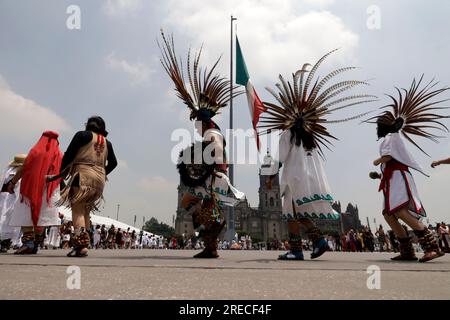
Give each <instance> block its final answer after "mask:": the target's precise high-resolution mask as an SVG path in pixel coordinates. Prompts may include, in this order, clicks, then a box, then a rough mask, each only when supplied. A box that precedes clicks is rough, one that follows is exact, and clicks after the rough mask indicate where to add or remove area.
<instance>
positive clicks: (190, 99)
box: [158, 30, 242, 120]
mask: <svg viewBox="0 0 450 320" xmlns="http://www.w3.org/2000/svg"><path fill="white" fill-rule="evenodd" d="M161 37H162V41H163V44H162V46H161V45H160V44H159V42H158V46H159V48H160V50H161V55H162V58H161V64H162V65H163V67H164V70H166V72H167V74H168V75H169V77H170V78H171V79H172V81H173V83H174V84H175V91H176V92H177V96H178V97H179V98H180V99H181V100H183V102H184V103H185V104H186V105H187V106H188V108H189V110H190V111H191V114H190V119H191V120H194V119H197V120H209V119H211V118H212V117H214V116H215V115H216V114H218V113H219V112H218V111H219V110H220V109H221V108H224V107H226V105H227V103H228V101H229V100H230V98H231V96H230V90H229V87H230V81H229V80H227V79H226V78H224V77H221V76H220V75H219V74H217V73H214V71H215V68H216V67H217V64H218V63H219V61H220V57H219V59H217V61H216V62H215V63H214V65H213V66H212V68H211V69H210V70H209V71H208V68H204V70H202V67H200V56H201V53H202V48H200V50H199V52H197V53H195V54H194V58H192V57H191V50H190V49H189V51H188V54H187V65H186V70H185V71H186V74H187V79H188V82H189V85H188V86H187V85H186V83H185V76H184V74H183V63H182V59H178V58H177V57H176V53H175V44H174V40H173V36H170V37H168V38H167V37H166V36H165V34H164V32H163V30H161ZM235 88H237V86H236V87H235ZM241 93H242V92H241V91H237V90H236V91H234V92H233V97H235V96H237V95H239V94H241Z"/></svg>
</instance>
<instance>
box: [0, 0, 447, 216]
mask: <svg viewBox="0 0 450 320" xmlns="http://www.w3.org/2000/svg"><path fill="white" fill-rule="evenodd" d="M70 5H77V6H78V7H79V8H80V10H81V29H79V30H71V29H69V28H67V26H66V22H67V21H66V20H67V19H68V17H69V15H70V14H67V13H66V11H67V8H68V7H69V6H70ZM448 12H450V3H448V2H447V1H443V0H442V1H433V2H432V3H430V2H429V1H428V2H426V1H425V0H414V1H411V0H402V1H401V0H397V1H387V0H386V1H375V0H371V1H350V0H348V1H345V0H342V1H334V0H278V1H269V0H259V1H257V0H229V1H216V0H210V1H200V0H190V1H181V0H164V1H162V0H161V1H156V0H154V1H143V0H107V1H89V0H83V1H76V0H71V1H65V0H45V1H39V3H37V2H36V1H31V0H30V1H26V0H20V1H18V0H0V146H1V148H0V163H1V164H6V163H8V161H9V160H10V158H11V156H12V155H14V154H16V153H24V152H27V151H28V150H29V148H30V147H31V146H32V145H33V144H34V143H35V142H36V141H37V139H38V138H39V136H40V134H41V133H42V131H43V130H47V129H51V130H56V131H58V132H59V133H60V134H61V138H60V141H61V147H62V149H63V151H64V150H65V149H66V147H67V145H68V143H69V142H70V139H71V137H72V135H73V134H74V133H75V132H76V131H77V130H80V129H82V127H83V124H84V122H85V121H86V119H87V118H88V117H89V116H91V115H94V114H98V115H101V116H102V117H104V119H105V120H106V122H107V127H108V128H107V129H108V130H109V131H110V136H109V138H110V140H111V142H112V143H113V145H114V148H115V152H116V155H117V157H118V158H119V159H120V161H119V163H120V164H119V167H118V169H117V170H116V171H114V172H113V173H112V174H111V175H110V177H109V182H108V185H107V188H106V192H105V198H106V204H105V206H104V209H103V211H102V214H103V215H106V216H111V217H115V216H116V208H117V204H120V220H123V221H124V222H127V223H130V224H132V223H133V217H134V215H137V217H138V218H137V219H138V224H140V222H141V221H142V217H143V216H145V217H146V218H147V219H148V218H149V217H152V216H154V217H156V218H158V219H159V220H163V221H165V222H167V223H170V224H171V223H172V216H173V215H174V213H175V209H176V205H177V203H176V200H177V191H176V186H177V183H178V175H177V172H176V170H175V165H174V164H173V163H172V161H171V155H172V153H173V152H174V151H173V150H174V147H176V145H177V144H178V142H177V141H172V139H171V136H172V133H173V132H174V130H176V129H187V130H190V131H191V132H192V131H193V126H192V123H190V122H189V120H188V113H187V111H186V110H185V109H186V108H185V107H184V106H183V104H182V103H180V102H179V101H178V100H177V99H176V97H175V95H174V93H173V90H172V83H171V82H169V80H168V78H167V76H166V74H165V73H164V71H163V69H162V67H161V65H160V63H159V49H158V46H157V44H156V39H157V38H158V36H159V30H160V28H164V30H165V31H166V32H167V33H173V34H174V36H175V41H176V46H177V48H178V52H179V53H180V54H184V53H185V52H186V50H187V49H188V48H189V46H191V47H192V48H198V47H199V46H200V45H201V44H202V43H203V45H204V54H203V61H204V62H205V63H209V62H211V61H213V60H214V59H216V58H217V57H218V56H220V55H223V56H222V62H221V65H220V66H219V71H220V72H222V73H223V74H224V75H227V76H228V75H229V43H230V40H229V32H230V24H229V19H230V15H231V14H233V15H234V16H236V17H237V18H238V20H237V24H236V25H237V33H238V36H239V39H240V43H241V47H242V50H243V53H244V55H245V59H246V62H247V67H248V69H249V72H250V76H251V78H252V80H253V83H254V85H255V87H256V89H257V90H258V92H259V94H260V96H261V98H262V99H263V100H266V99H270V97H269V96H268V94H267V93H266V92H265V90H264V87H266V86H273V85H274V84H275V82H276V80H277V77H278V74H280V73H281V74H283V75H285V76H288V75H289V74H291V73H292V72H294V71H295V70H297V69H299V68H300V67H301V65H302V64H303V63H305V62H314V61H315V60H317V59H318V58H319V57H320V56H321V55H323V54H324V53H326V52H328V51H330V50H332V49H334V48H340V50H338V51H337V52H336V53H335V54H333V56H332V57H330V59H329V60H327V63H326V64H324V68H323V70H322V72H327V71H329V70H331V69H332V68H336V67H339V66H343V65H352V66H357V67H359V69H358V70H356V71H353V72H352V74H351V76H352V77H353V78H355V79H372V80H371V83H372V85H371V87H369V88H366V92H368V93H370V94H376V95H378V96H380V99H381V101H380V102H379V104H374V105H365V106H359V107H358V108H360V109H361V110H363V109H364V110H368V109H371V108H372V109H374V108H376V107H378V106H381V105H382V103H384V102H386V101H387V100H386V98H385V97H384V96H383V93H393V87H394V86H400V87H406V86H409V84H410V82H411V80H412V78H413V77H415V76H416V77H417V76H420V75H421V74H422V73H425V76H426V78H427V79H431V78H432V77H436V79H438V80H439V81H441V83H442V84H443V85H450V73H449V72H448V65H447V59H448V56H449V55H450V42H448V41H447V37H445V36H444V35H443V32H446V31H447V30H448V29H449V28H450V22H449V19H448ZM378 14H379V15H378ZM377 18H379V19H377ZM374 27H377V28H374ZM378 27H379V28H378ZM349 75H350V74H349ZM354 112H357V110H349V111H345V112H342V113H340V114H339V115H336V117H339V116H342V117H345V116H348V115H350V114H353V113H354ZM227 119H228V112H227V111H225V112H224V113H223V115H222V116H221V117H219V124H220V125H221V127H222V128H226V127H227V126H228V121H227ZM235 127H237V128H241V129H244V130H247V129H249V128H250V115H249V112H248V107H247V102H246V99H245V97H244V96H241V97H238V98H237V99H236V100H235ZM330 130H331V131H332V132H333V133H334V134H335V135H336V136H337V137H339V138H340V140H339V141H337V142H336V143H335V144H334V149H333V152H327V153H326V164H325V166H326V171H327V173H328V177H329V180H330V184H331V187H332V189H333V191H334V194H335V198H336V199H338V200H340V201H341V202H343V203H345V204H346V203H347V202H350V201H351V202H353V203H356V204H357V205H358V207H359V208H360V215H361V220H363V222H365V221H366V217H369V219H370V222H371V223H373V219H374V218H376V219H377V223H379V222H381V220H382V217H381V215H380V213H379V212H380V207H381V194H379V193H377V183H376V182H374V181H371V180H369V179H368V172H369V171H371V170H373V169H374V168H373V166H372V161H373V159H374V158H375V157H377V155H378V145H379V142H378V141H377V140H376V136H375V128H374V127H372V126H370V125H360V124H359V123H358V122H350V123H345V124H343V125H334V126H333V127H331V128H330ZM421 142H422V145H423V146H424V147H425V149H426V151H427V152H428V153H429V154H431V155H432V157H433V158H442V157H448V156H450V140H449V139H448V138H447V137H446V138H444V139H442V140H441V142H440V144H438V145H436V144H433V143H432V142H430V141H421ZM249 146H250V152H253V153H255V146H254V144H249ZM263 149H265V147H264V148H263ZM275 149H276V148H275ZM275 149H273V150H272V151H273V152H276V150H275ZM411 150H412V152H413V153H414V155H415V156H417V159H418V160H419V161H420V163H421V164H422V165H423V166H424V167H426V168H427V171H428V172H429V173H430V174H431V178H424V177H422V176H419V175H418V174H416V175H415V177H416V182H417V184H418V188H419V192H420V194H421V196H422V201H423V203H424V206H425V208H426V209H427V210H428V214H429V217H430V222H431V223H434V222H437V221H441V220H446V221H449V218H448V217H449V213H448V211H449V209H448V204H447V201H446V196H445V190H448V187H447V186H448V184H449V183H450V166H449V167H439V168H437V169H434V170H431V168H429V164H430V162H431V159H430V158H428V157H426V156H424V155H423V154H421V153H420V152H419V151H418V150H415V149H413V148H411ZM257 173H258V164H247V165H237V166H236V177H235V183H236V185H237V187H238V188H239V189H241V190H242V191H244V192H245V193H246V194H247V197H248V200H249V202H250V204H251V205H252V206H257V205H258V197H257V189H258V177H257Z"/></svg>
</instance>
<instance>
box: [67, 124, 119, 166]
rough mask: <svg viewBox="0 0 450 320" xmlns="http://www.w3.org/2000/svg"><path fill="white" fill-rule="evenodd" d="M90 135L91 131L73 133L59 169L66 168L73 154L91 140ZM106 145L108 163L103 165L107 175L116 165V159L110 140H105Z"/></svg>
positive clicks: (73, 156)
mask: <svg viewBox="0 0 450 320" xmlns="http://www.w3.org/2000/svg"><path fill="white" fill-rule="evenodd" d="M92 137H93V135H92V132H91V131H78V132H77V133H76V134H75V136H74V137H73V139H72V141H71V142H70V144H69V147H68V148H67V151H66V153H64V157H63V158H62V164H61V171H63V170H64V168H66V167H67V166H68V165H69V164H70V163H71V162H72V161H73V160H74V159H75V156H76V155H77V153H78V151H79V150H80V148H81V147H83V146H85V145H87V144H88V143H89V142H91V140H92ZM106 147H107V148H108V159H107V161H108V163H107V165H106V167H105V171H106V174H107V175H108V174H109V173H110V172H111V171H113V170H114V168H115V167H117V159H116V155H115V154H114V150H113V147H112V144H111V142H109V140H106Z"/></svg>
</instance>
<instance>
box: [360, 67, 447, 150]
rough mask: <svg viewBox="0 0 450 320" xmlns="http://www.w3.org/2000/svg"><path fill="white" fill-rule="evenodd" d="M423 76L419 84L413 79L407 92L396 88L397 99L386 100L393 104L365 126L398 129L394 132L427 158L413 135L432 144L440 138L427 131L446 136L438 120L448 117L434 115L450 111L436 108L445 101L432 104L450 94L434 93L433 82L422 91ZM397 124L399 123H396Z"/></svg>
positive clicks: (440, 91) (444, 127)
mask: <svg viewBox="0 0 450 320" xmlns="http://www.w3.org/2000/svg"><path fill="white" fill-rule="evenodd" d="M422 80H423V74H422V76H421V77H420V79H419V81H416V79H413V81H412V83H411V86H410V88H409V89H408V90H407V89H404V88H402V89H399V88H397V87H395V90H396V91H397V93H398V97H397V98H395V97H394V96H392V95H389V94H387V96H388V97H389V98H390V99H391V100H392V101H391V103H390V104H387V105H385V106H383V107H381V108H380V109H390V110H386V111H384V112H383V113H381V114H380V115H378V116H375V117H372V118H370V119H368V120H366V122H368V123H380V124H384V125H387V126H394V125H399V127H398V128H395V129H394V130H395V131H399V132H401V134H402V135H403V136H404V137H405V138H406V139H407V140H408V141H409V142H411V143H412V144H413V145H415V146H416V147H417V148H419V150H420V151H422V152H423V153H425V154H426V155H428V154H427V153H426V152H425V151H424V150H423V149H422V148H421V147H420V146H419V145H418V144H417V143H416V142H415V141H414V140H413V138H412V135H416V136H420V137H424V138H427V139H430V140H432V141H434V142H438V141H437V139H438V138H441V137H440V136H437V135H435V134H433V133H431V132H429V131H428V130H429V129H436V130H439V131H444V132H448V128H447V127H446V126H445V125H444V124H443V123H441V122H440V120H441V119H445V118H449V116H448V115H441V114H439V113H437V112H438V111H439V110H444V109H449V108H448V107H439V106H437V105H438V104H441V103H442V102H445V101H448V100H449V99H443V100H434V101H433V98H435V97H436V96H438V95H440V94H441V93H444V92H445V91H447V90H450V88H448V87H443V88H440V89H434V88H435V87H436V86H437V85H438V82H436V81H434V79H432V80H431V81H430V82H428V83H427V84H426V85H425V86H423V88H421V89H420V86H421V84H422ZM399 120H400V121H399Z"/></svg>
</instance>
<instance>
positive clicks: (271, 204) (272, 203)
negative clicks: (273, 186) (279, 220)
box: [270, 197, 275, 207]
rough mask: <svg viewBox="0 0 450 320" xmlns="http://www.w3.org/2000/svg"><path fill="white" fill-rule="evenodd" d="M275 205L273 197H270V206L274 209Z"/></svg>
mask: <svg viewBox="0 0 450 320" xmlns="http://www.w3.org/2000/svg"><path fill="white" fill-rule="evenodd" d="M274 205H275V203H274V201H273V197H270V206H271V207H273V206H274Z"/></svg>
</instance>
